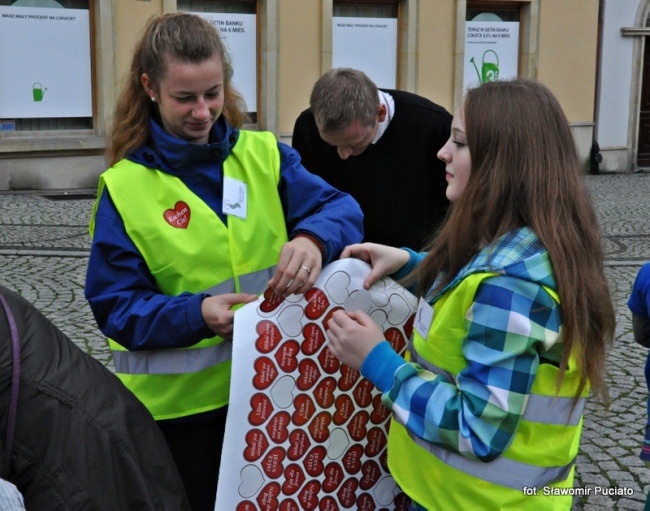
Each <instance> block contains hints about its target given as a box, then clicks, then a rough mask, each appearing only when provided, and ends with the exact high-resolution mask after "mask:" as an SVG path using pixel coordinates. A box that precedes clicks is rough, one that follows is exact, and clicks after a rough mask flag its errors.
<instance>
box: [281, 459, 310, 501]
mask: <svg viewBox="0 0 650 511" xmlns="http://www.w3.org/2000/svg"><path fill="white" fill-rule="evenodd" d="M304 482H305V474H304V472H303V471H302V468H300V465H298V464H297V463H291V464H290V465H289V466H287V468H286V469H285V470H284V482H283V483H282V491H283V492H284V494H285V495H293V494H294V493H296V492H297V491H298V490H299V489H300V487H301V486H302V485H303V483H304Z"/></svg>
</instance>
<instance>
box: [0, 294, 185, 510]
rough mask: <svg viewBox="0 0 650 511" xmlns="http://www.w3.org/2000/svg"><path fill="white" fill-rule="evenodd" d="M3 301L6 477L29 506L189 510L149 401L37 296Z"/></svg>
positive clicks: (0, 377)
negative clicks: (64, 328) (61, 325)
mask: <svg viewBox="0 0 650 511" xmlns="http://www.w3.org/2000/svg"><path fill="white" fill-rule="evenodd" d="M0 302H2V307H0V339H1V344H0V410H1V412H0V417H1V419H0V460H1V461H0V463H2V465H0V476H1V477H3V478H4V479H6V480H7V481H9V482H10V483H12V484H14V485H15V486H16V487H17V488H18V490H19V491H20V492H21V493H22V495H23V497H24V503H25V508H26V509H29V510H30V511H39V510H47V511H57V510H79V511H89V510H106V511H115V510H118V509H120V510H170V511H178V510H189V509H190V506H189V503H188V500H187V496H186V494H185V489H184V486H183V482H182V480H181V478H180V475H179V473H178V470H177V469H176V466H175V464H174V462H173V459H172V456H171V453H170V451H169V448H168V447H167V443H166V441H165V438H164V436H163V435H162V433H161V432H160V429H159V428H158V426H157V425H156V423H155V422H154V420H153V418H152V417H151V414H150V413H149V412H148V411H147V409H146V408H145V407H144V405H142V403H141V402H140V401H139V400H138V399H137V398H136V397H135V396H134V395H133V394H132V393H131V392H129V391H128V390H127V389H126V387H124V385H123V384H122V382H120V380H119V379H118V378H117V377H116V376H115V375H114V374H113V373H111V371H109V370H108V369H107V368H105V367H104V366H103V365H102V364H101V363H100V362H98V361H97V360H95V359H94V358H92V357H91V356H90V355H88V354H86V353H84V352H83V351H82V350H81V349H80V348H79V347H78V346H77V345H76V344H75V343H74V342H73V341H72V340H70V338H68V337H67V336H66V335H65V334H63V333H62V332H61V331H60V330H58V329H57V328H56V326H54V325H53V324H52V323H51V322H50V321H49V320H48V319H47V318H45V316H43V314H41V313H40V312H39V310H38V309H37V308H36V307H34V305H32V304H31V303H30V302H28V301H27V300H25V299H24V298H22V297H21V296H19V295H18V294H17V293H15V292H13V291H11V290H9V289H7V288H5V287H3V286H0ZM12 326H13V328H12ZM12 330H13V334H14V335H13V336H12ZM12 391H13V392H12ZM16 397H17V400H16V401H13V399H15V398H16ZM8 430H9V433H10V434H9V435H8V434H7V431H8ZM12 431H13V433H12Z"/></svg>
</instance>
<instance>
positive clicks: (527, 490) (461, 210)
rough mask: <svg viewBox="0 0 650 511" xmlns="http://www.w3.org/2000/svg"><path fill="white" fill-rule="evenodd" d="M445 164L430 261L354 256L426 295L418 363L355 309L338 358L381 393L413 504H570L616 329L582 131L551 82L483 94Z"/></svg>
mask: <svg viewBox="0 0 650 511" xmlns="http://www.w3.org/2000/svg"><path fill="white" fill-rule="evenodd" d="M438 157H439V158H440V159H441V160H443V161H444V162H445V164H446V175H447V183H448V184H447V197H448V198H449V200H450V201H451V202H452V208H451V210H450V213H449V215H448V217H447V219H446V221H445V223H444V224H443V225H442V227H441V229H440V230H439V232H437V233H436V235H435V236H434V237H433V239H432V241H431V242H430V244H429V245H428V247H427V249H426V252H425V253H421V254H418V253H415V252H413V251H410V250H408V249H400V248H394V247H387V246H382V245H374V244H360V245H352V246H350V247H347V248H346V249H345V250H344V252H343V256H352V257H359V258H361V259H364V260H366V261H368V262H369V263H370V264H371V265H372V270H371V273H370V275H369V276H368V277H367V279H366V282H365V285H366V286H371V285H372V284H373V283H374V282H375V281H376V280H377V279H378V278H379V277H381V276H384V275H393V276H394V277H395V278H402V277H405V278H406V280H405V282H407V283H409V282H410V283H411V284H413V285H414V286H415V288H416V289H417V292H418V294H419V296H420V298H421V300H420V305H419V307H418V311H417V314H416V317H415V322H414V329H413V336H412V339H411V343H410V345H409V350H408V355H407V357H406V358H407V362H405V361H404V359H402V358H401V357H400V356H399V355H398V354H397V353H395V351H393V349H392V348H391V346H390V344H389V343H388V342H387V341H385V340H383V339H384V338H383V334H382V332H381V330H380V329H379V327H378V326H376V325H375V324H374V323H373V322H372V320H371V319H370V318H369V317H368V316H367V315H366V314H364V313H362V312H358V311H352V312H343V311H342V312H338V313H336V314H335V315H334V316H333V318H332V320H331V321H330V323H329V330H328V336H329V347H330V349H331V350H332V352H333V354H334V355H335V356H337V357H338V358H339V359H340V360H341V361H343V362H345V363H347V364H349V365H351V366H352V367H355V368H358V369H360V370H361V372H362V374H363V375H364V376H366V377H367V378H369V379H370V380H371V381H372V382H373V383H374V384H375V385H376V386H377V387H378V388H379V390H380V391H381V392H383V402H384V404H385V405H386V406H388V407H389V408H390V409H391V410H392V412H393V421H392V423H391V427H390V433H389V441H388V464H389V467H390V470H391V473H392V475H393V477H394V478H395V479H396V481H397V483H398V484H399V485H400V486H401V488H402V489H403V490H404V491H405V493H407V494H408V495H409V496H411V497H412V499H413V502H414V504H413V509H463V510H465V509H506V508H507V509H569V508H570V507H571V499H572V497H571V495H572V490H573V470H574V462H575V457H576V454H577V450H578V446H579V440H580V433H581V426H582V411H583V407H584V403H585V400H586V398H587V396H588V393H589V390H590V389H591V390H592V391H593V392H594V394H596V395H598V396H600V397H601V398H604V397H606V386H605V383H604V376H603V375H604V364H605V356H606V352H607V348H608V344H609V343H610V342H611V340H612V338H613V334H614V323H615V319H614V311H613V307H612V303H611V299H610V295H609V291H608V287H607V282H606V279H605V275H604V271H603V266H602V254H601V246H600V230H599V226H598V222H597V219H596V214H595V212H594V209H593V207H592V205H591V202H590V198H589V194H588V192H587V190H586V188H585V184H584V183H583V180H582V176H581V167H580V163H579V159H578V155H577V152H576V148H575V145H574V139H573V137H572V134H571V130H570V127H569V123H568V121H567V119H566V117H565V115H564V113H563V111H562V109H561V107H560V105H559V103H558V101H557V99H556V98H555V97H554V96H553V94H552V93H551V92H550V91H549V89H548V88H547V87H545V86H543V85H541V84H540V83H537V82H534V81H528V80H513V81H502V82H493V83H486V84H484V85H481V86H480V87H478V88H475V89H471V90H469V91H468V92H467V93H466V96H465V98H464V101H463V103H462V105H461V107H460V109H459V111H458V112H457V113H456V115H455V117H454V121H453V123H452V134H451V137H450V139H449V141H448V142H447V143H446V144H445V146H444V147H443V148H442V149H441V150H440V151H439V153H438Z"/></svg>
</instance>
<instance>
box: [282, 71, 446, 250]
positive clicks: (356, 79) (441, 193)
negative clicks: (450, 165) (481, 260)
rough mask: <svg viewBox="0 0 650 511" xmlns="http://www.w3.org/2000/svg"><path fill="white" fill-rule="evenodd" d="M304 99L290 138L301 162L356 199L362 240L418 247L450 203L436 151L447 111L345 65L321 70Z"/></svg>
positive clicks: (442, 136) (438, 147)
mask: <svg viewBox="0 0 650 511" xmlns="http://www.w3.org/2000/svg"><path fill="white" fill-rule="evenodd" d="M309 102H310V108H309V109H307V110H305V111H304V112H302V113H301V114H300V116H299V117H298V118H297V119H296V122H295V125H294V129H293V138H292V141H291V145H292V146H293V147H294V149H296V150H297V151H298V152H299V153H300V156H301V158H302V161H303V164H304V165H305V167H307V169H309V171H310V172H312V173H314V174H316V175H318V176H320V177H322V178H323V179H325V181H327V182H328V183H329V184H331V185H332V186H334V187H335V188H337V189H339V190H341V191H344V192H347V193H349V194H350V195H352V196H353V197H354V198H355V199H356V200H357V201H358V202H359V205H360V206H361V209H362V210H363V213H364V232H365V238H364V239H365V241H371V242H374V243H381V244H386V245H391V246H397V247H402V246H406V247H411V248H413V247H414V248H416V249H420V248H422V246H423V245H424V243H425V242H426V241H427V239H428V237H429V236H430V234H431V232H432V231H433V230H434V229H435V227H436V226H437V225H439V224H440V223H441V221H442V219H443V218H444V216H445V214H446V212H447V208H448V206H449V201H448V200H447V197H446V196H445V189H446V188H447V183H446V182H445V165H444V163H443V162H441V161H440V160H439V159H438V158H437V157H436V153H437V152H438V150H439V149H440V148H441V147H442V146H443V145H444V144H445V142H446V141H447V139H448V138H449V134H450V131H449V130H450V126H451V114H450V113H449V112H448V111H447V110H445V109H444V108H443V107H441V106H440V105H436V104H435V103H433V102H432V101H430V100H428V99H426V98H423V97H421V96H418V95H416V94H412V93H410V92H405V91H399V90H386V89H378V88H377V86H376V85H375V84H374V82H373V81H372V80H371V79H370V78H369V77H368V76H367V75H366V74H364V73H363V72H362V71H358V70H356V69H350V68H335V69H332V70H331V71H329V72H327V73H325V74H324V75H323V76H321V77H320V78H319V79H318V81H317V82H316V83H315V84H314V87H313V89H312V92H311V96H310V101H309Z"/></svg>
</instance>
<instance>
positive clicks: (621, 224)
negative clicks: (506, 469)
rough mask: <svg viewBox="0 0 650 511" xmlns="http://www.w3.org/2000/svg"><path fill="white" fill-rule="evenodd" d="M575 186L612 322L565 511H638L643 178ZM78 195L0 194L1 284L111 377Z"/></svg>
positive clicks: (645, 483) (614, 177) (647, 476)
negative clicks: (92, 300)
mask: <svg viewBox="0 0 650 511" xmlns="http://www.w3.org/2000/svg"><path fill="white" fill-rule="evenodd" d="M585 179H586V181H587V184H588V186H589V188H590V189H591V191H592V194H593V197H594V201H595V204H596V208H597V212H598V215H599V219H600V222H601V225H602V228H603V232H604V234H605V237H604V246H605V254H606V261H605V266H606V271H607V276H608V279H609V282H610V287H611V292H612V297H613V300H614V303H615V306H616V308H617V312H618V322H617V329H616V342H615V343H614V346H613V348H612V350H611V353H610V355H609V358H608V382H609V385H610V394H611V404H610V407H609V410H606V409H605V408H604V406H602V405H601V404H599V403H597V402H594V401H590V402H589V404H588V406H587V411H586V414H585V421H584V430H583V436H582V441H581V449H580V454H579V456H578V462H577V469H576V482H575V489H576V493H577V494H576V497H575V498H574V506H573V509H574V510H610V509H643V503H644V501H645V496H646V494H647V493H648V490H650V469H649V468H646V467H645V466H644V465H643V464H642V462H641V461H640V460H639V457H638V453H639V448H640V443H641V440H642V435H643V428H644V425H645V421H646V408H645V406H646V396H647V391H646V386H645V379H644V374H643V367H644V363H645V357H646V355H647V350H646V349H644V348H642V347H641V346H639V345H637V344H636V343H635V342H634V340H633V336H632V327H631V321H630V315H629V312H628V309H627V306H626V302H627V296H628V294H629V290H630V288H631V285H632V281H633V279H634V276H635V275H636V272H637V271H638V269H639V267H640V266H641V264H642V263H643V262H644V261H645V260H646V259H648V260H650V221H649V220H650V174H645V173H639V174H604V175H593V176H592V175H589V176H585ZM80 192H81V191H78V190H77V191H74V192H69V193H68V194H59V195H56V194H54V193H52V192H50V193H49V194H48V193H44V194H41V195H38V194H35V193H9V192H2V193H0V210H1V211H2V217H1V219H0V225H1V226H2V228H1V229H0V268H2V273H1V275H2V280H1V282H2V284H4V285H5V286H7V287H9V288H11V289H14V290H16V291H18V292H19V293H20V294H22V295H23V296H24V297H25V298H27V299H28V300H30V301H31V302H32V303H34V305H36V306H37V307H38V308H39V309H40V310H41V311H42V312H43V313H44V314H45V315H46V316H47V317H48V318H49V319H50V320H52V322H53V323H54V324H55V325H57V326H58V327H59V328H60V329H61V330H62V331H63V332H64V333H65V334H67V335H68V336H69V337H70V338H71V339H73V340H74V341H75V342H76V343H77V344H78V345H79V346H80V347H81V348H82V349H84V350H85V351H86V352H88V353H90V354H91V355H92V356H94V357H95V358H97V359H98V360H100V361H101V362H102V363H103V364H104V365H106V366H107V367H109V368H111V369H112V362H111V358H110V354H109V352H108V350H107V348H106V344H105V342H104V339H103V337H102V335H101V333H100V332H99V331H98V330H97V328H96V327H95V324H94V320H93V318H92V315H91V313H90V310H89V308H88V305H87V303H86V301H85V299H84V294H83V286H84V280H85V273H86V265H87V257H88V250H89V246H90V237H89V235H88V231H87V224H88V218H89V214H90V211H91V208H92V204H93V198H92V197H91V196H90V195H85V196H84V195H80ZM83 192H86V191H83Z"/></svg>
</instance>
